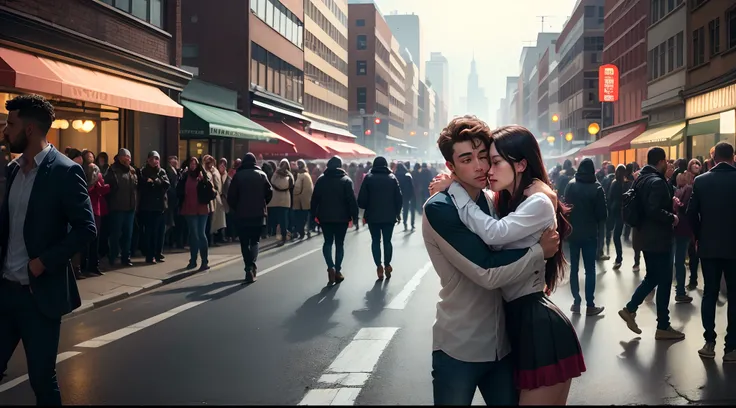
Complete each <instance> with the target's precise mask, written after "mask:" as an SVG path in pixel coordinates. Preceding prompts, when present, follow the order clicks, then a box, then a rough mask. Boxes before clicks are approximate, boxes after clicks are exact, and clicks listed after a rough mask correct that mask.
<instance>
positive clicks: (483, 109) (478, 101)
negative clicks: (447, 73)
mask: <svg viewBox="0 0 736 408" xmlns="http://www.w3.org/2000/svg"><path fill="white" fill-rule="evenodd" d="M478 84H479V81H478V68H477V67H476V63H475V56H473V60H472V61H471V62H470V74H468V94H467V102H466V103H467V108H466V111H467V112H468V113H470V114H473V115H476V116H478V117H479V118H480V119H482V120H486V121H487V120H488V113H489V112H490V111H489V110H488V98H486V95H485V92H484V90H483V89H482V88H480V87H479V85H478Z"/></svg>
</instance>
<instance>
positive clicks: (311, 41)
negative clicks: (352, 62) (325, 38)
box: [304, 31, 348, 75]
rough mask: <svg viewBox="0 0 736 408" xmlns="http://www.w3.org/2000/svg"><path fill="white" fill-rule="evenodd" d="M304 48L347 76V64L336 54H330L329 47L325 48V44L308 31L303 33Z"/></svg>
mask: <svg viewBox="0 0 736 408" xmlns="http://www.w3.org/2000/svg"><path fill="white" fill-rule="evenodd" d="M304 46H305V47H306V48H307V49H309V50H312V51H313V52H314V53H315V54H317V55H318V56H319V57H320V58H322V59H323V60H325V61H327V63H328V64H330V65H332V66H333V67H335V68H337V70H338V71H340V72H342V73H343V74H346V75H347V73H348V63H347V62H346V61H343V60H342V58H340V57H338V56H337V54H335V53H334V52H332V50H331V49H330V47H328V46H326V45H325V43H323V42H322V41H320V40H319V39H318V38H317V37H315V36H314V35H312V33H310V32H309V31H307V32H306V33H304Z"/></svg>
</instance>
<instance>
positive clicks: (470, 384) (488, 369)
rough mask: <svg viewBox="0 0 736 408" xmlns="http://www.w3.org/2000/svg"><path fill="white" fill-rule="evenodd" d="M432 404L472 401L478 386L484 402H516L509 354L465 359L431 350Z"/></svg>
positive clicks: (517, 400)
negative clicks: (481, 359) (477, 360)
mask: <svg viewBox="0 0 736 408" xmlns="http://www.w3.org/2000/svg"><path fill="white" fill-rule="evenodd" d="M432 388H433V393H434V405H465V406H469V405H470V404H471V403H472V402H473V396H474V395H475V389H476V388H479V389H480V393H481V394H482V395H483V399H484V400H485V402H486V405H517V404H518V402H519V396H518V393H517V391H516V387H515V386H514V367H513V364H512V362H511V357H510V356H506V357H504V358H502V359H501V360H499V361H487V362H480V363H469V362H465V361H460V360H456V359H454V358H452V357H450V356H448V355H447V354H446V353H445V352H443V351H441V350H437V351H433V352H432Z"/></svg>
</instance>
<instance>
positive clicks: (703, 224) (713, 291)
mask: <svg viewBox="0 0 736 408" xmlns="http://www.w3.org/2000/svg"><path fill="white" fill-rule="evenodd" d="M733 151H734V149H733V146H731V145H730V144H729V143H727V142H720V143H718V144H717V145H716V147H715V152H714V154H713V161H714V162H715V166H714V167H713V168H711V169H710V171H708V172H707V173H704V174H702V175H700V176H698V177H696V178H695V183H693V193H692V195H691V196H690V203H689V204H688V207H687V217H688V219H689V220H690V225H691V226H692V228H693V233H694V235H695V247H696V249H697V251H698V257H700V261H701V265H702V266H703V280H704V281H705V286H704V288H703V303H702V304H701V307H700V313H701V318H702V321H703V329H705V332H704V333H703V337H705V345H704V346H703V348H702V349H700V350H699V351H698V354H700V356H701V357H703V358H715V356H716V352H715V347H716V331H715V329H716V301H717V300H718V292H719V290H720V288H721V277H725V280H726V289H727V292H728V297H729V299H728V312H727V316H728V327H727V328H726V348H725V352H724V356H723V362H724V363H725V362H736V334H734V333H733V332H731V328H732V327H733V328H736V303H734V302H736V251H734V246H733V240H732V239H731V235H732V234H733V231H736V213H734V212H733V203H734V202H736V167H734V166H733ZM706 197H718V198H717V199H705V198H706ZM732 297H733V299H731V298H732Z"/></svg>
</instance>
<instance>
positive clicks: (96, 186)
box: [82, 150, 110, 276]
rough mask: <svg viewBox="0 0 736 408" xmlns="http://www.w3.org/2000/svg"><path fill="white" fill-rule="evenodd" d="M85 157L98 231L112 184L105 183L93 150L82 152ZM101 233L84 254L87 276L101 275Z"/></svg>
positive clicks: (105, 212)
mask: <svg viewBox="0 0 736 408" xmlns="http://www.w3.org/2000/svg"><path fill="white" fill-rule="evenodd" d="M82 156H83V157H84V165H83V166H82V168H83V169H84V175H85V176H86V177H87V191H88V192H89V199H90V202H91V203H92V213H93V214H94V216H95V226H96V227H97V231H100V228H101V225H102V217H103V216H104V215H106V214H107V203H106V202H105V196H106V195H107V194H108V193H109V192H110V185H109V184H105V179H104V178H103V177H102V172H101V171H100V168H99V167H97V165H96V164H95V163H94V154H93V153H92V152H91V151H88V150H85V151H84V152H83V153H82ZM99 242H100V239H99V235H98V236H96V237H95V239H94V240H92V242H90V244H89V249H88V251H87V253H86V254H84V257H85V259H84V261H83V262H82V263H83V264H84V265H85V270H84V272H83V273H84V274H85V275H87V276H101V275H102V272H101V271H100V258H99Z"/></svg>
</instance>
